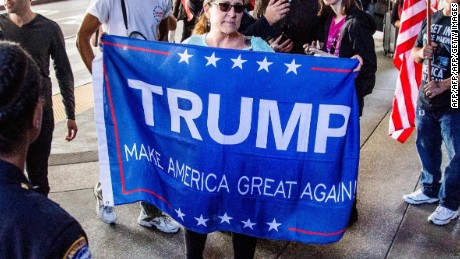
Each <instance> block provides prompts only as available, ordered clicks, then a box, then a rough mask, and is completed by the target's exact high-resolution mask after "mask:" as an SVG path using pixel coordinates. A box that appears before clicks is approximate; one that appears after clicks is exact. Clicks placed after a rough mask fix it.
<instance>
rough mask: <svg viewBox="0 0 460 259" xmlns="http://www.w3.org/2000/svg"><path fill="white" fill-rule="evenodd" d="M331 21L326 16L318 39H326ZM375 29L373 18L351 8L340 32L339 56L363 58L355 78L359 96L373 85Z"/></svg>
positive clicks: (375, 57)
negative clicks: (358, 56)
mask: <svg viewBox="0 0 460 259" xmlns="http://www.w3.org/2000/svg"><path fill="white" fill-rule="evenodd" d="M331 22H332V17H326V22H325V25H324V28H323V32H322V33H320V37H319V39H320V41H323V42H326V41H327V35H328V33H329V27H330V25H331ZM375 31H376V25H375V22H374V19H373V18H372V17H371V16H370V15H368V14H367V13H366V12H364V11H362V10H360V9H358V8H353V9H352V10H351V11H350V13H349V14H348V15H347V18H346V21H345V24H344V28H342V30H341V32H340V33H341V34H342V35H343V36H342V40H341V41H340V50H339V55H340V57H343V58H350V57H352V56H354V55H356V54H358V55H360V56H361V57H362V58H363V62H364V63H363V66H362V67H361V70H360V71H359V74H358V77H357V78H356V79H355V87H356V92H357V94H358V97H360V98H362V97H364V96H366V95H368V94H370V93H371V92H372V89H374V85H375V72H376V71H377V56H376V54H375V46H374V38H373V37H372V35H373V34H374V33H375ZM360 108H362V107H360Z"/></svg>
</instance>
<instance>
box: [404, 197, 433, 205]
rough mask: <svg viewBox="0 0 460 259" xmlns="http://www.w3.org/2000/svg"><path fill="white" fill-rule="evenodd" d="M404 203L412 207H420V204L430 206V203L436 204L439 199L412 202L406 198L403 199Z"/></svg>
mask: <svg viewBox="0 0 460 259" xmlns="http://www.w3.org/2000/svg"><path fill="white" fill-rule="evenodd" d="M403 199H404V201H405V202H406V203H409V204H412V205H420V204H427V203H428V204H431V203H436V202H439V199H434V198H431V199H428V200H423V201H416V200H412V199H409V198H407V197H403Z"/></svg>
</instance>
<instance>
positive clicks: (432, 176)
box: [415, 108, 442, 198]
mask: <svg viewBox="0 0 460 259" xmlns="http://www.w3.org/2000/svg"><path fill="white" fill-rule="evenodd" d="M415 126H416V128H417V140H416V146H417V151H418V154H419V158H420V162H421V164H422V172H421V176H422V178H421V182H422V186H423V194H425V195H426V196H428V197H431V198H437V197H438V195H439V189H440V187H441V183H440V181H441V176H442V173H441V162H442V151H441V144H442V136H441V127H440V124H439V122H438V120H437V118H436V117H435V114H433V113H431V112H429V111H425V110H423V109H420V108H419V109H417V116H416V119H415Z"/></svg>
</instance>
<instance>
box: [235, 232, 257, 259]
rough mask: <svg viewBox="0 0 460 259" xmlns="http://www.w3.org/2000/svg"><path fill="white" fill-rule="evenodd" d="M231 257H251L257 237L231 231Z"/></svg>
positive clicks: (245, 258)
mask: <svg viewBox="0 0 460 259" xmlns="http://www.w3.org/2000/svg"><path fill="white" fill-rule="evenodd" d="M232 243H233V254H234V255H233V258H235V259H252V258H254V254H255V252H256V245H257V238H256V237H252V236H247V235H243V234H238V233H232Z"/></svg>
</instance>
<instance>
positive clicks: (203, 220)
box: [195, 214, 209, 227]
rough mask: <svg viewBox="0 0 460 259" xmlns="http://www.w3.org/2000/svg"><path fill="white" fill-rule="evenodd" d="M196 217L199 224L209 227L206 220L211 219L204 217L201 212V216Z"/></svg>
mask: <svg viewBox="0 0 460 259" xmlns="http://www.w3.org/2000/svg"><path fill="white" fill-rule="evenodd" d="M195 219H196V220H197V221H198V224H196V225H197V226H199V225H203V226H205V227H207V226H206V221H208V220H209V219H205V218H203V214H201V215H200V217H199V218H195Z"/></svg>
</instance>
